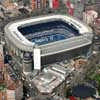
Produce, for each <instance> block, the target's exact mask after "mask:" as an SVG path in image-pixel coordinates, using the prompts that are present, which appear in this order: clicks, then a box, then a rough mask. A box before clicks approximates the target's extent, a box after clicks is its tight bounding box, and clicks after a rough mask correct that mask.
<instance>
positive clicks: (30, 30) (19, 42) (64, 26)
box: [5, 15, 93, 64]
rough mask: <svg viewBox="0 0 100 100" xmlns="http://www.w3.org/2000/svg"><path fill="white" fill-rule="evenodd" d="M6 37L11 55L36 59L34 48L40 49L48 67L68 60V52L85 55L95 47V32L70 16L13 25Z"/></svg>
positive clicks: (26, 20) (47, 17)
mask: <svg viewBox="0 0 100 100" xmlns="http://www.w3.org/2000/svg"><path fill="white" fill-rule="evenodd" d="M5 36H6V41H7V46H8V48H9V52H11V53H12V52H13V54H15V55H17V56H21V55H22V54H23V53H25V52H28V53H31V54H32V55H33V50H34V48H35V47H38V48H40V50H41V58H42V64H47V63H52V62H55V61H56V59H58V58H59V57H61V55H63V56H62V58H64V56H65V55H66V56H68V55H67V54H68V53H66V52H70V51H71V52H72V51H73V50H76V51H77V50H78V49H79V51H80V52H85V51H86V50H85V49H89V48H90V46H91V44H92V37H93V32H92V30H91V28H90V27H88V26H87V25H85V24H83V23H82V22H80V21H79V20H77V19H75V18H72V17H70V16H65V15H48V16H41V17H36V18H28V19H24V20H20V21H15V22H11V23H9V24H8V25H6V27H5ZM79 51H78V53H79ZM20 58H21V59H22V56H21V57H20ZM33 61H34V60H33Z"/></svg>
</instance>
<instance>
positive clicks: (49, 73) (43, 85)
mask: <svg viewBox="0 0 100 100" xmlns="http://www.w3.org/2000/svg"><path fill="white" fill-rule="evenodd" d="M54 67H55V66H49V67H48V68H44V71H42V72H41V74H40V75H38V76H36V77H35V78H34V79H33V82H34V84H35V86H36V87H37V89H38V90H39V92H41V93H43V94H50V93H52V92H53V90H54V89H55V88H56V87H58V86H59V85H60V84H61V83H62V82H63V81H65V79H66V78H67V76H68V75H69V74H70V73H71V71H68V69H67V68H63V67H62V66H59V67H58V68H57V67H56V68H54ZM53 68H54V69H55V70H53ZM64 69H65V70H64ZM56 70H57V71H56ZM63 72H64V74H63ZM65 73H68V74H65Z"/></svg>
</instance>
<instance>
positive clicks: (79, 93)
mask: <svg viewBox="0 0 100 100" xmlns="http://www.w3.org/2000/svg"><path fill="white" fill-rule="evenodd" d="M95 94H96V90H95V89H94V88H92V87H90V86H86V85H77V86H75V87H73V89H72V95H73V96H76V97H80V98H87V97H93V96H94V95H95Z"/></svg>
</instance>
